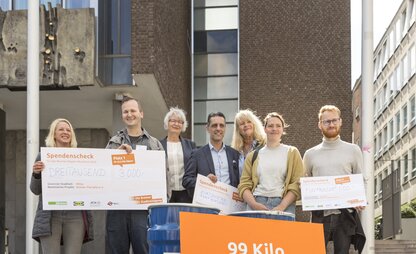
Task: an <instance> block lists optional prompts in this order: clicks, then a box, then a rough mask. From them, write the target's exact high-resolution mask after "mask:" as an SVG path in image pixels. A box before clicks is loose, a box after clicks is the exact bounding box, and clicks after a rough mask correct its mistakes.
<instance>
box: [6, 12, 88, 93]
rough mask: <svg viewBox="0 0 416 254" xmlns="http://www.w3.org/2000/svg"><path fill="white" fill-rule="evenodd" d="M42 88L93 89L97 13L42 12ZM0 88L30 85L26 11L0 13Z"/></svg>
mask: <svg viewBox="0 0 416 254" xmlns="http://www.w3.org/2000/svg"><path fill="white" fill-rule="evenodd" d="M39 27H40V31H39V32H40V36H39V37H40V38H39V45H40V52H39V54H40V60H39V64H40V81H41V85H43V86H49V87H53V88H55V87H56V86H64V87H71V86H80V85H93V84H94V80H95V17H94V9H63V8H61V7H58V8H52V9H50V10H46V9H45V8H44V6H42V7H41V8H40V22H39ZM0 34H2V35H0V38H1V39H2V40H0V88H1V87H8V88H10V89H25V88H26V84H27V76H26V66H27V10H18V11H8V12H0Z"/></svg>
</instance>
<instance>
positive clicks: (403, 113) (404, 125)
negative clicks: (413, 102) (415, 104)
mask: <svg viewBox="0 0 416 254" xmlns="http://www.w3.org/2000/svg"><path fill="white" fill-rule="evenodd" d="M402 119H403V134H404V132H405V131H406V130H407V124H408V122H407V105H404V106H403V108H402Z"/></svg>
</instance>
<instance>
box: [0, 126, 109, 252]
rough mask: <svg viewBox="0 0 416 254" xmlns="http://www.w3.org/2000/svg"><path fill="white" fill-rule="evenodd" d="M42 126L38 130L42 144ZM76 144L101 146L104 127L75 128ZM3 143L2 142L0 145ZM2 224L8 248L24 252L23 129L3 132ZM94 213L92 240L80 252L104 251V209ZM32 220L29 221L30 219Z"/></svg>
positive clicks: (105, 136)
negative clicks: (4, 213)
mask: <svg viewBox="0 0 416 254" xmlns="http://www.w3.org/2000/svg"><path fill="white" fill-rule="evenodd" d="M46 135H47V131H46V130H42V131H41V132H40V145H41V146H44V140H45V137H46ZM76 135H77V141H78V146H79V147H91V148H104V147H105V145H106V144H107V141H108V139H109V135H108V132H107V130H104V129H77V130H76ZM1 147H3V146H1ZM5 147H6V160H5V164H6V176H5V177H6V184H5V189H6V228H8V229H9V252H10V253H13V254H18V253H22V254H23V253H25V245H24V244H22V243H24V242H25V234H26V232H25V231H26V228H25V227H26V224H25V223H26V131H23V130H8V131H7V132H6V146H5ZM93 214H94V229H95V235H94V237H95V240H94V241H92V242H90V243H87V244H85V245H84V246H83V252H82V253H105V241H104V240H105V212H104V211H96V212H94V213H93ZM30 223H33V222H30Z"/></svg>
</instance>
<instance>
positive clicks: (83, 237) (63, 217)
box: [30, 118, 93, 254]
mask: <svg viewBox="0 0 416 254" xmlns="http://www.w3.org/2000/svg"><path fill="white" fill-rule="evenodd" d="M45 144H46V146H47V147H66V148H70V147H72V148H75V147H77V140H76V137H75V132H74V129H73V128H72V125H71V123H70V122H69V121H68V120H66V119H63V118H58V119H55V120H54V121H53V122H52V123H51V126H50V128H49V134H48V136H47V137H46V139H45ZM44 169H45V164H44V163H43V162H42V160H41V158H40V155H38V157H37V158H36V162H35V163H34V164H33V173H32V178H31V180H30V190H31V191H32V192H33V194H35V195H39V203H38V207H37V210H36V216H35V221H34V225H33V231H32V238H33V239H35V240H36V241H39V242H40V244H41V247H42V253H43V254H48V253H52V254H56V253H60V252H61V251H60V250H61V247H60V245H61V240H62V243H63V253H81V247H82V244H83V243H84V242H88V241H91V240H93V224H92V215H91V212H90V211H68V210H65V211H64V210H62V211H61V210H54V211H46V210H43V208H42V174H41V173H42V171H43V170H44Z"/></svg>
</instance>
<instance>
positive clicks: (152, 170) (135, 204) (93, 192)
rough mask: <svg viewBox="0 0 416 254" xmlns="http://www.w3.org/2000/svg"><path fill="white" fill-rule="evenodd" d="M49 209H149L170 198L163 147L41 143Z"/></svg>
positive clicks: (44, 195)
mask: <svg viewBox="0 0 416 254" xmlns="http://www.w3.org/2000/svg"><path fill="white" fill-rule="evenodd" d="M41 159H42V161H43V162H44V163H45V169H44V170H43V172H42V196H43V209H44V210H145V209H147V207H148V206H149V205H150V204H158V203H166V202H167V195H166V165H165V152H164V151H144V150H134V151H133V152H132V153H130V154H127V153H126V152H125V151H123V150H116V149H87V148H45V147H42V148H41Z"/></svg>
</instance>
